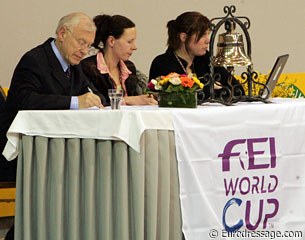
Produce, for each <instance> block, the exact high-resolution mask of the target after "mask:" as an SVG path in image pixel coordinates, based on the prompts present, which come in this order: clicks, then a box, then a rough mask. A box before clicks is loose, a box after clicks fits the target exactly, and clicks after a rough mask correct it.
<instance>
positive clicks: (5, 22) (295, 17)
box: [0, 0, 305, 87]
mask: <svg viewBox="0 0 305 240" xmlns="http://www.w3.org/2000/svg"><path fill="white" fill-rule="evenodd" d="M232 4H234V5H235V6H236V9H237V12H236V13H235V15H236V16H247V17H249V18H250V21H251V27H250V29H249V32H250V36H251V40H252V59H253V62H254V67H255V69H257V70H259V71H260V72H262V73H267V72H268V71H269V70H270V69H271V67H272V65H273V63H274V61H275V58H276V57H277V56H278V55H280V54H284V53H289V54H290V59H289V60H288V63H287V65H286V68H285V70H284V72H305V61H304V60H305V59H304V58H305V46H304V45H305V31H304V30H305V29H304V28H305V1H304V0H290V1H287V0H234V1H233V0H231V1H227V0H162V1H161V0H151V1H148V0H108V1H105V0H76V1H71V0H52V1H50V0H48V1H47V0H26V1H25V0H1V3H0V29H1V40H0V41H1V42H0V51H1V58H0V84H1V85H2V86H4V87H9V84H10V80H11V77H12V74H13V71H14V68H15V66H16V64H17V62H18V61H19V59H20V57H21V56H22V54H23V53H24V52H26V51H27V50H29V49H31V48H33V47H34V46H36V45H38V44H40V43H41V42H43V41H44V40H45V39H47V38H48V37H49V36H54V30H55V27H56V25H57V21H58V19H59V18H60V17H61V16H62V15H65V14H66V13H69V12H73V11H84V12H86V13H88V14H89V15H91V16H94V15H97V14H99V13H107V14H111V15H112V14H122V15H126V16H127V17H129V18H131V19H132V20H133V21H134V22H135V23H136V25H137V30H138V39H137V45H138V50H137V51H136V52H135V53H134V55H133V56H132V60H133V61H134V62H135V63H136V65H137V67H138V68H139V69H141V70H142V71H143V72H144V73H146V74H148V71H149V67H150V63H151V61H152V59H153V58H154V57H155V56H156V55H157V54H160V53H162V52H164V51H165V48H166V27H165V26H166V23H167V21H168V20H170V19H173V18H175V17H176V16H177V15H178V14H180V13H182V12H184V11H190V10H196V11H200V12H202V13H203V14H205V15H206V16H207V17H209V18H213V17H222V16H224V13H223V7H224V6H225V5H232ZM221 32H222V31H221ZM219 33H220V32H219Z"/></svg>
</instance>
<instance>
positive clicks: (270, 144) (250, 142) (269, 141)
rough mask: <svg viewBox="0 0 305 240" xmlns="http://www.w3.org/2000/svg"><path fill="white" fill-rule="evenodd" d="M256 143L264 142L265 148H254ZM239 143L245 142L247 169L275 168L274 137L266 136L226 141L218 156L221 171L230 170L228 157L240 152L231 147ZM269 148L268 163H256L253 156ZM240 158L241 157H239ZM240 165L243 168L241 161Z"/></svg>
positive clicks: (237, 154) (238, 154)
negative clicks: (220, 159) (220, 161)
mask: <svg viewBox="0 0 305 240" xmlns="http://www.w3.org/2000/svg"><path fill="white" fill-rule="evenodd" d="M256 143H265V144H264V147H265V149H255V147H254V146H255V144H256ZM240 144H246V148H247V153H248V163H249V167H248V169H247V170H251V169H262V168H275V166H276V153H275V139H274V137H268V138H267V137H266V138H250V139H235V140H231V141H230V142H228V143H227V144H226V146H225V148H224V150H223V153H220V154H219V155H218V157H221V158H222V171H223V172H227V171H230V158H231V157H234V156H235V157H238V156H240V154H241V153H240V152H234V151H233V148H234V147H235V146H237V145H240ZM267 148H269V150H270V163H266V164H256V163H255V156H257V155H263V154H264V153H265V150H266V149H267ZM240 160H241V159H240ZM240 163H241V167H242V168H243V169H244V170H246V169H245V167H244V165H243V164H242V163H243V162H242V161H240Z"/></svg>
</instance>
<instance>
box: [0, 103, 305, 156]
mask: <svg viewBox="0 0 305 240" xmlns="http://www.w3.org/2000/svg"><path fill="white" fill-rule="evenodd" d="M272 102H274V103H276V104H292V103H293V104H304V103H305V100H304V99H273V100H272ZM273 106H274V104H264V103H261V102H253V103H238V104H237V105H234V106H230V107H227V106H223V105H219V104H204V105H203V106H199V107H198V108H197V109H185V108H184V109H178V108H172V109H171V108H159V107H158V106H123V107H122V108H121V110H109V108H107V109H105V110H60V111H51V110H46V111H19V113H18V114H17V116H16V118H15V120H14V122H13V123H12V125H11V127H10V129H9V130H8V133H7V137H8V142H7V145H6V147H5V149H4V151H3V155H4V156H5V157H6V158H7V159H8V160H12V159H14V158H15V157H16V156H17V155H18V142H19V137H20V136H19V135H20V134H24V135H29V136H44V137H51V138H94V139H110V140H115V139H117V140H123V141H124V142H126V143H127V144H128V145H129V146H131V147H132V148H133V149H135V150H136V151H137V152H139V151H140V145H139V142H140V138H141V135H142V133H143V132H144V131H145V130H146V129H160V130H173V129H174V127H173V115H172V114H173V112H175V113H176V114H177V113H178V114H179V112H182V113H185V112H192V113H193V114H195V115H196V117H198V118H202V119H203V121H212V122H213V123H215V121H216V122H217V121H219V124H222V122H223V121H224V120H225V119H222V117H221V114H222V113H223V112H238V113H239V114H240V113H241V112H240V111H239V110H240V109H244V110H243V112H242V113H244V114H247V111H249V112H251V111H255V109H256V110H258V109H260V108H262V107H263V108H273ZM215 114H216V115H215ZM206 115H207V116H210V117H208V118H207V117H205V116H206ZM231 117H233V118H234V119H235V118H238V116H236V115H235V114H231Z"/></svg>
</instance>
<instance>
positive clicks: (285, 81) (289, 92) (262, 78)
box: [235, 73, 296, 98]
mask: <svg viewBox="0 0 305 240" xmlns="http://www.w3.org/2000/svg"><path fill="white" fill-rule="evenodd" d="M235 78H236V79H237V80H239V81H240V83H241V84H242V86H243V88H244V90H245V91H246V92H247V91H248V85H247V84H245V83H244V80H243V79H242V78H241V77H240V76H235ZM267 79H268V74H259V73H258V78H257V79H256V81H257V82H259V83H263V84H266V82H267ZM295 82H296V80H294V79H291V78H289V77H287V76H286V77H285V78H280V79H279V80H278V82H277V84H276V86H275V88H274V90H273V92H272V94H271V96H272V97H281V98H294V97H296V96H295V90H294V83H295ZM262 87H263V86H262V85H259V84H253V88H252V94H253V95H254V96H257V95H258V94H259V91H260V89H261V88H262Z"/></svg>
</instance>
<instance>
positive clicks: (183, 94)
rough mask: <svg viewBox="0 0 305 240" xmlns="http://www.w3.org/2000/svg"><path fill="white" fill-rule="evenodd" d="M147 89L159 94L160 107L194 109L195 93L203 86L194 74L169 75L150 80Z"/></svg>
mask: <svg viewBox="0 0 305 240" xmlns="http://www.w3.org/2000/svg"><path fill="white" fill-rule="evenodd" d="M147 87H148V89H149V90H150V91H154V92H155V91H158V92H159V93H158V99H159V106H160V107H176V108H196V107H197V91H199V90H201V89H203V84H202V83H201V82H200V80H199V79H198V78H197V77H196V75H195V74H192V73H190V74H188V75H187V74H178V73H170V74H168V75H166V76H161V77H158V78H156V79H152V80H151V81H150V82H149V83H148V86H147Z"/></svg>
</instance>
